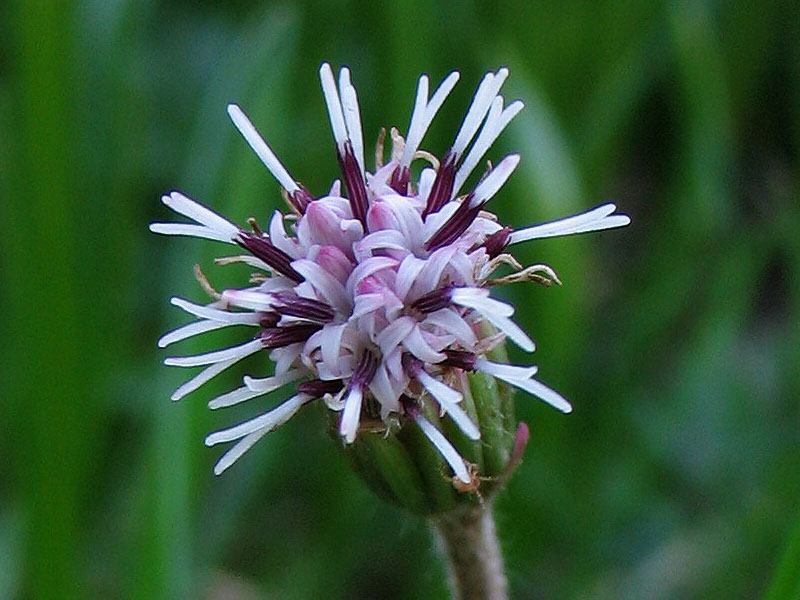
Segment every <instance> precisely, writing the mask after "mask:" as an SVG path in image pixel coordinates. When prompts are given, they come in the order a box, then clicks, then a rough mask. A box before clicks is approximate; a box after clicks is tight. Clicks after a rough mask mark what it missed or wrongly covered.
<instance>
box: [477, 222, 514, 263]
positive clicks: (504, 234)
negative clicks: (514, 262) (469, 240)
mask: <svg viewBox="0 0 800 600" xmlns="http://www.w3.org/2000/svg"><path fill="white" fill-rule="evenodd" d="M509 237H511V227H503V228H502V229H501V230H500V231H495V232H494V233H493V234H492V235H490V236H489V237H487V238H486V241H485V242H483V247H484V248H486V255H487V256H488V257H489V258H496V257H497V256H499V255H500V253H502V252H503V249H505V247H506V244H508V238H509ZM476 250H477V248H476Z"/></svg>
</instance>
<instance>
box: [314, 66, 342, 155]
mask: <svg viewBox="0 0 800 600" xmlns="http://www.w3.org/2000/svg"><path fill="white" fill-rule="evenodd" d="M319 80H320V83H321V84H322V94H323V96H324V97H325V105H326V106H327V107H328V117H329V118H330V122H331V129H332V130H333V139H334V140H335V141H336V147H337V148H338V149H339V152H340V153H341V154H344V144H345V142H346V141H347V125H346V124H345V120H344V112H343V111H342V103H341V99H340V98H339V93H338V92H337V91H336V81H335V80H334V78H333V71H331V66H330V65H329V64H328V63H322V66H321V67H320V69H319Z"/></svg>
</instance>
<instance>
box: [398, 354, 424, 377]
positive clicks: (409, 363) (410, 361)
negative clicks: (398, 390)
mask: <svg viewBox="0 0 800 600" xmlns="http://www.w3.org/2000/svg"><path fill="white" fill-rule="evenodd" d="M423 366H424V364H423V362H422V361H421V360H419V359H418V358H415V357H414V356H412V355H411V354H404V355H403V368H404V369H405V371H406V373H408V374H409V376H411V377H416V376H417V375H418V374H419V372H420V371H422V367H423Z"/></svg>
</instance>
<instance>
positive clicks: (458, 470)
mask: <svg viewBox="0 0 800 600" xmlns="http://www.w3.org/2000/svg"><path fill="white" fill-rule="evenodd" d="M414 421H416V423H417V425H418V426H419V428H420V429H422V433H424V434H425V437H427V438H428V440H430V442H431V444H433V446H434V447H435V448H436V449H437V450H438V451H439V454H441V455H442V456H443V457H444V459H445V460H446V461H447V464H448V465H450V468H451V469H453V472H454V473H455V474H456V477H458V478H459V479H460V480H461V481H462V482H464V483H470V481H471V478H470V474H469V469H467V464H466V463H465V462H464V459H463V458H462V457H461V455H460V454H459V453H458V451H457V450H456V449H455V448H453V445H452V444H451V443H450V442H449V441H447V438H446V437H444V434H442V432H441V431H439V430H438V429H436V427H434V426H433V423H431V422H430V421H428V420H427V419H426V418H425V417H423V416H422V415H417V416H415V417H414Z"/></svg>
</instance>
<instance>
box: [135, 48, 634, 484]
mask: <svg viewBox="0 0 800 600" xmlns="http://www.w3.org/2000/svg"><path fill="white" fill-rule="evenodd" d="M507 75H508V71H507V70H506V69H500V70H499V71H497V72H496V73H489V74H487V75H486V76H485V77H484V79H483V80H482V81H481V83H480V85H479V86H478V89H477V91H476V93H475V96H474V99H473V101H472V104H471V106H470V108H469V110H468V112H467V114H466V116H465V118H464V121H463V124H462V126H461V128H460V129H459V131H458V134H457V135H456V137H455V141H454V142H453V145H452V146H451V148H450V149H449V150H448V151H447V152H446V153H445V154H444V156H443V157H442V158H441V160H437V159H436V158H435V157H434V156H433V155H431V154H430V153H428V152H426V151H423V150H420V144H421V142H422V139H423V136H424V134H425V132H426V130H427V129H428V127H429V125H430V123H431V121H432V120H433V118H434V115H435V114H436V112H437V111H438V110H439V108H440V106H441V105H442V103H443V102H444V100H445V98H446V97H447V95H448V94H449V92H450V91H451V90H452V88H453V86H454V85H455V83H456V81H457V80H458V73H455V72H454V73H451V74H450V75H449V76H448V77H447V78H445V80H444V81H443V82H442V84H441V85H440V86H439V87H438V88H437V90H436V91H435V92H434V93H433V95H432V96H430V97H429V95H428V92H429V89H428V86H429V82H428V78H427V76H425V75H423V76H422V77H420V79H419V84H418V87H417V94H416V100H415V103H414V108H413V112H412V115H411V121H410V125H409V129H408V132H407V135H406V136H405V139H403V138H402V137H401V136H400V135H399V134H398V133H397V132H396V131H395V130H392V141H393V145H392V146H393V147H392V152H391V158H390V160H388V161H387V162H386V164H381V163H382V156H383V134H382V135H381V136H380V138H379V142H378V148H377V151H376V156H377V160H376V162H377V163H378V164H376V166H375V171H374V172H372V173H370V172H368V171H367V170H366V168H365V165H364V150H363V139H362V134H361V121H360V116H359V107H358V101H357V97H356V91H355V88H354V87H353V85H352V84H351V82H350V73H349V70H348V69H347V68H342V69H341V71H340V75H339V85H338V89H337V85H336V82H335V80H334V77H333V73H332V72H331V69H330V67H329V65H327V64H323V65H322V68H321V69H320V78H321V82H322V91H323V94H324V97H325V102H326V104H327V108H328V113H329V116H330V121H331V126H332V129H333V137H334V140H335V142H336V152H337V157H338V159H339V165H340V167H341V172H342V181H343V183H344V189H342V184H341V183H340V182H339V181H336V182H334V184H333V186H332V187H331V189H330V191H329V192H328V194H327V195H323V196H321V197H314V196H312V194H311V193H310V192H309V191H308V190H307V189H306V188H304V187H303V186H302V185H300V184H298V183H297V182H296V181H295V179H294V178H292V177H291V176H290V175H289V173H288V171H287V170H286V169H285V167H284V166H283V165H282V164H281V163H280V161H279V160H278V159H277V158H276V157H275V155H274V154H273V152H272V150H271V149H270V148H269V146H267V144H266V143H265V142H264V140H263V139H262V138H261V136H260V135H259V134H258V132H257V131H256V129H255V128H254V127H253V125H252V123H251V122H250V121H249V119H248V118H247V117H246V116H245V114H244V113H243V112H242V111H241V109H240V108H239V107H238V106H236V105H233V104H232V105H230V106H229V107H228V113H229V115H230V117H231V119H232V120H233V123H234V124H235V125H236V127H237V128H238V129H239V131H240V132H241V134H242V135H243V136H244V138H245V140H247V142H248V143H249V144H250V146H251V147H252V148H253V150H254V151H255V153H256V154H257V155H258V156H259V158H260V159H261V160H262V161H263V163H264V164H265V165H266V167H267V168H268V169H269V171H270V172H271V173H272V174H273V175H274V176H275V178H276V179H277V180H278V182H279V183H280V185H281V186H282V188H283V190H284V197H285V198H286V200H287V202H288V204H289V207H290V212H289V214H287V215H284V214H281V213H280V212H278V211H275V213H274V214H273V216H272V218H271V220H270V222H269V227H268V228H267V231H262V230H261V229H260V228H259V227H258V226H257V225H256V224H255V222H251V228H250V230H245V229H243V228H240V227H238V226H236V225H234V224H233V223H231V222H229V221H228V220H226V219H224V218H223V217H221V216H219V215H217V214H216V213H214V212H212V211H211V210H209V209H207V208H205V207H203V206H201V205H199V204H198V203H196V202H194V201H193V200H191V199H189V198H187V197H186V196H184V195H182V194H180V193H178V192H172V193H171V194H169V195H166V196H164V197H163V198H162V200H163V202H164V203H165V204H166V205H167V206H169V207H170V208H172V209H173V210H174V211H176V212H178V213H180V214H182V215H184V216H186V217H188V218H190V219H192V220H193V221H194V222H195V223H191V224H189V223H186V224H183V223H154V224H152V225H151V226H150V229H151V230H152V231H154V232H156V233H162V234H169V235H190V236H195V237H201V238H208V239H212V240H217V241H221V242H227V243H230V244H234V245H237V246H239V247H241V248H242V249H244V250H246V251H247V254H246V255H242V256H235V257H227V258H226V259H224V260H225V261H241V262H244V263H246V264H248V265H250V266H252V267H254V268H256V269H258V270H259V274H258V275H257V276H255V278H254V280H253V282H254V283H255V284H254V285H252V286H251V287H248V288H245V289H231V290H225V291H223V292H222V293H221V294H216V293H215V292H213V290H209V291H210V292H211V293H212V295H213V296H214V299H213V301H212V302H211V303H210V304H207V305H199V304H194V303H192V302H189V301H187V300H184V299H181V298H173V299H172V303H173V304H174V305H176V306H178V307H180V308H182V309H183V310H185V311H186V312H188V313H191V314H192V315H194V316H196V317H197V318H198V320H196V321H194V322H192V323H190V324H188V325H185V326H183V327H181V328H179V329H177V330H175V331H172V332H170V333H168V334H166V335H164V336H163V337H162V338H161V339H160V340H159V345H160V346H162V347H163V346H167V345H169V344H171V343H173V342H177V341H179V340H183V339H186V338H188V337H191V336H194V335H197V334H200V333H204V332H207V331H211V330H215V329H220V328H223V327H228V326H231V325H247V326H250V327H253V328H255V329H256V331H257V333H256V335H255V337H253V338H251V339H250V340H249V341H247V342H246V343H244V344H242V345H239V346H235V347H232V348H226V349H223V350H218V351H215V352H210V353H207V354H201V355H197V356H185V357H173V358H167V359H166V360H165V362H166V364H168V365H176V366H181V367H194V366H205V368H204V369H203V370H202V371H200V372H199V373H198V374H197V375H195V376H194V377H193V378H192V379H190V380H189V381H188V382H186V383H184V384H183V385H182V386H181V387H179V388H178V389H177V390H176V391H175V393H174V394H173V396H172V399H173V400H178V399H179V398H182V397H183V396H185V395H186V394H188V393H189V392H191V391H193V390H195V389H197V388H198V387H199V386H201V385H202V384H203V383H205V382H206V381H208V380H209V379H211V378H212V377H214V376H215V375H217V374H219V373H220V372H222V371H223V370H225V369H227V368H228V367H230V366H232V365H233V364H235V363H236V362H238V361H240V360H241V359H243V358H245V357H247V356H249V355H251V354H254V353H256V352H260V351H263V350H267V351H268V352H269V356H270V359H271V360H272V361H273V362H274V364H275V369H274V374H273V375H271V376H269V377H266V378H259V379H256V378H253V377H249V376H247V377H245V378H244V385H243V386H242V387H239V388H238V389H235V390H233V391H231V392H229V393H226V394H224V395H222V396H219V397H217V398H214V399H213V400H211V401H210V402H209V406H210V407H211V408H220V407H225V406H231V405H234V404H238V403H240V402H244V401H246V400H250V399H253V398H256V397H258V396H262V395H264V394H267V393H268V392H271V391H273V390H276V389H278V388H280V387H282V386H285V385H288V384H291V383H294V385H295V394H294V395H292V396H291V397H290V398H289V399H288V400H286V401H284V402H283V403H282V404H280V405H279V406H277V407H276V408H273V409H272V410H270V411H269V412H266V413H264V414H262V415H260V416H257V417H255V418H254V419H252V420H249V421H247V422H245V423H241V424H239V425H236V426H235V427H232V428H229V429H225V430H222V431H218V432H216V433H212V434H211V435H209V436H208V437H207V439H206V444H208V445H212V444H217V443H220V442H230V441H236V443H235V444H234V446H233V447H232V448H231V449H229V450H228V452H227V453H226V454H225V455H224V456H223V457H222V458H221V459H220V461H219V462H218V463H217V465H216V467H215V472H216V473H220V472H222V471H223V470H225V469H226V468H227V467H228V466H230V465H231V464H232V463H233V462H234V461H235V460H236V459H237V458H239V457H240V456H241V455H242V454H243V453H244V452H245V451H246V450H247V449H248V448H250V447H251V446H252V445H253V444H254V443H255V442H256V441H257V440H258V439H260V438H261V437H262V436H263V435H264V434H266V433H267V432H269V431H271V430H273V429H275V428H276V427H277V426H279V425H281V424H282V423H284V422H286V421H287V420H288V419H289V418H290V417H291V416H292V415H294V414H295V413H296V412H297V411H298V410H299V409H300V408H301V407H303V406H304V405H306V404H307V403H309V402H311V401H312V400H315V399H321V400H322V401H323V402H324V403H325V404H326V405H327V406H328V408H330V410H332V411H336V412H338V413H339V417H338V432H339V434H340V435H341V438H342V439H343V441H344V442H345V443H347V444H349V443H352V442H353V441H354V440H355V439H356V436H357V435H358V432H359V425H360V424H361V423H362V422H364V421H365V420H367V419H369V421H370V422H374V421H375V420H376V419H380V420H381V421H382V422H384V423H390V422H391V423H399V424H400V426H401V427H402V426H406V425H415V426H418V427H419V428H420V429H421V430H422V431H423V432H424V434H425V435H426V436H427V437H428V439H429V440H430V441H431V443H432V444H433V445H434V446H435V447H436V448H437V449H438V450H439V452H440V453H441V454H442V456H443V457H444V458H445V460H446V461H447V463H448V464H449V465H450V467H451V468H452V469H453V472H454V474H455V476H456V477H457V478H458V479H459V480H461V481H462V482H464V483H468V482H469V481H470V473H469V469H468V467H467V465H466V464H465V462H464V460H463V459H462V458H461V456H460V455H459V453H458V452H457V451H456V450H455V448H454V447H453V445H452V444H451V443H450V442H449V441H448V439H447V438H446V437H445V436H444V435H443V434H442V433H441V431H440V430H439V429H438V428H437V427H435V426H434V425H433V424H432V423H431V421H430V420H428V419H426V418H425V416H424V415H423V411H422V410H421V408H420V407H421V406H422V403H423V402H435V403H436V404H437V405H438V409H439V410H440V412H441V414H442V415H447V416H448V417H449V418H450V419H452V420H453V421H454V422H455V423H456V425H457V426H458V427H459V428H460V429H461V431H463V432H464V434H465V435H466V436H467V437H469V438H470V439H473V440H476V439H479V438H480V428H479V424H478V423H475V422H473V419H472V418H471V417H470V416H469V415H468V414H467V412H466V411H465V410H464V409H463V408H462V406H461V400H462V393H461V391H459V384H458V382H459V381H463V377H462V376H463V374H464V373H466V372H470V371H481V372H484V373H487V374H489V375H491V376H493V377H496V378H498V379H500V380H502V381H505V382H507V383H509V384H511V385H513V386H515V387H517V388H521V389H523V390H525V391H527V392H529V393H531V394H533V395H535V396H538V397H539V398H541V399H542V400H544V401H545V402H547V403H549V404H551V405H553V406H554V407H556V408H557V409H559V410H562V411H564V412H568V411H569V410H571V408H570V405H569V403H568V402H567V401H566V400H565V399H564V398H562V397H561V396H560V395H559V394H558V393H557V392H555V391H553V390H551V389H549V388H548V387H546V386H545V385H543V384H542V383H540V382H539V381H537V380H536V379H534V374H535V373H536V367H533V366H525V367H523V366H514V365H509V364H501V363H496V362H492V361H490V360H488V359H487V358H486V353H487V352H488V351H489V350H490V349H491V348H492V347H493V346H495V345H496V344H498V343H500V342H502V340H503V339H504V338H506V337H507V338H509V339H511V340H512V341H513V342H514V343H515V344H517V345H518V346H519V347H521V348H522V349H523V350H526V351H529V352H530V351H533V349H534V345H533V342H532V341H531V340H530V338H529V337H528V336H527V335H526V334H525V332H523V331H522V329H520V328H519V327H518V326H517V325H516V324H515V323H514V322H513V321H512V320H511V316H512V314H513V312H514V309H513V307H512V306H510V305H509V304H507V303H505V302H501V301H499V300H497V299H494V298H492V297H491V296H490V294H489V288H490V287H491V286H492V285H495V284H500V283H506V282H510V281H520V280H538V281H542V282H550V281H558V280H557V278H556V276H555V273H553V271H552V270H550V269H549V268H548V267H546V266H544V265H534V266H532V267H528V268H526V269H523V268H522V266H521V265H519V264H518V263H517V262H516V261H515V260H514V259H513V258H512V257H511V256H510V255H509V254H507V253H505V250H506V248H507V246H509V245H512V244H515V243H518V242H522V241H526V240H530V239H534V238H541V237H548V236H554V235H565V234H570V233H580V232H585V231H593V230H598V229H606V228H611V227H619V226H622V225H626V224H627V223H628V222H629V219H628V217H627V216H625V215H620V214H614V211H615V206H614V205H613V204H606V205H603V206H600V207H597V208H595V209H593V210H591V211H589V212H586V213H583V214H580V215H576V216H572V217H568V218H566V219H562V220H560V221H555V222H551V223H545V224H541V225H536V226H532V227H527V228H524V229H519V230H512V229H511V228H509V227H504V226H502V225H500V224H499V223H498V222H497V219H496V217H495V216H494V215H493V214H491V213H489V212H487V211H486V208H485V207H486V204H487V202H488V201H489V200H490V199H491V198H492V197H493V196H494V195H495V194H496V193H497V192H498V190H500V188H501V187H502V186H503V184H504V183H505V182H506V180H507V179H508V177H509V176H510V175H511V173H512V172H513V171H514V169H515V168H516V166H517V164H518V162H519V156H517V155H509V156H506V157H505V158H503V159H502V160H500V161H499V162H498V163H497V164H496V166H494V167H493V168H489V169H487V171H486V172H485V173H484V174H483V176H482V177H481V178H480V180H479V182H478V183H477V185H476V186H475V187H474V188H473V189H472V190H471V191H468V192H466V193H463V192H462V188H463V186H464V184H465V183H466V181H467V180H468V179H469V177H470V175H471V174H472V173H473V171H474V170H475V168H476V167H477V166H478V165H479V164H480V163H481V162H482V161H483V159H484V156H485V154H486V152H487V150H488V149H489V147H490V146H491V145H492V143H493V142H494V141H495V139H496V138H497V136H498V135H499V134H500V132H501V131H502V130H503V129H504V128H505V127H506V125H507V124H508V122H509V121H510V120H511V119H512V118H513V117H514V116H515V115H516V114H517V113H518V112H519V111H520V109H521V108H522V103H521V102H520V101H515V102H512V103H511V104H509V105H508V106H504V101H503V97H502V96H500V95H499V90H500V87H501V86H502V84H503V81H504V80H505V79H506V77H507ZM415 160H425V161H427V162H428V163H429V166H426V167H424V168H422V169H421V170H420V172H419V177H418V179H417V181H416V182H412V181H411V164H412V161H415ZM287 230H288V232H287ZM500 264H505V265H510V266H511V268H512V269H513V272H512V273H511V274H510V275H506V276H505V277H499V278H494V279H492V276H493V274H494V272H495V270H496V268H497V267H498V266H499V265H500ZM487 323H488V324H490V325H491V327H487V326H486V325H487ZM487 331H490V332H491V333H488V334H487V333H486V332H487Z"/></svg>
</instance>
